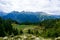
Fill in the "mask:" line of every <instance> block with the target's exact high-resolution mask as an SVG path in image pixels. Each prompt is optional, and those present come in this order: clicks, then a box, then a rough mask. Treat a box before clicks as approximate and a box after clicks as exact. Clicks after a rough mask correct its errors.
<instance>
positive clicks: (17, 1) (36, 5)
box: [0, 0, 60, 14]
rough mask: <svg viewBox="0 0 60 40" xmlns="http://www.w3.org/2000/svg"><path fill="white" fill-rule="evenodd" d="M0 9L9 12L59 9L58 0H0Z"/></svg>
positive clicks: (49, 11) (59, 0) (50, 11)
mask: <svg viewBox="0 0 60 40" xmlns="http://www.w3.org/2000/svg"><path fill="white" fill-rule="evenodd" d="M0 10H2V11H4V12H11V11H14V10H15V11H23V10H24V11H44V12H47V13H52V12H55V11H56V13H57V12H58V11H60V0H0ZM56 13H55V14H56ZM53 14H54V13H53ZM58 14H59V13H58Z"/></svg>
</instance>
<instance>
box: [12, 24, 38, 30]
mask: <svg viewBox="0 0 60 40" xmlns="http://www.w3.org/2000/svg"><path fill="white" fill-rule="evenodd" d="M12 26H13V28H17V29H19V30H20V29H31V28H35V27H38V26H37V25H18V24H12Z"/></svg>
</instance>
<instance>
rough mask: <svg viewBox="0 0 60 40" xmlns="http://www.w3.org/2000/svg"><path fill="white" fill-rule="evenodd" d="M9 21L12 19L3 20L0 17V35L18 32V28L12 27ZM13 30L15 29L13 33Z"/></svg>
mask: <svg viewBox="0 0 60 40" xmlns="http://www.w3.org/2000/svg"><path fill="white" fill-rule="evenodd" d="M11 23H12V21H11V20H9V19H8V20H4V19H2V18H0V37H3V36H7V35H12V33H13V34H14V35H17V34H18V30H17V29H13V27H12V25H11ZM14 31H15V33H14Z"/></svg>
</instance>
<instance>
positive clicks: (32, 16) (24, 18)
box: [0, 11, 60, 23]
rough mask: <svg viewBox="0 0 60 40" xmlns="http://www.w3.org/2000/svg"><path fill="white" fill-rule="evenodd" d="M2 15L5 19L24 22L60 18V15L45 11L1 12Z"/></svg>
mask: <svg viewBox="0 0 60 40" xmlns="http://www.w3.org/2000/svg"><path fill="white" fill-rule="evenodd" d="M0 16H1V17H2V18H4V19H12V20H15V21H17V22H19V23H22V22H32V23H35V22H40V21H43V20H47V19H57V18H60V15H50V14H47V13H45V12H25V11H22V12H17V11H12V12H10V13H4V12H0Z"/></svg>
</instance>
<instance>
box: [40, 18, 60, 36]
mask: <svg viewBox="0 0 60 40" xmlns="http://www.w3.org/2000/svg"><path fill="white" fill-rule="evenodd" d="M40 26H41V27H42V28H43V33H42V36H44V37H58V36H60V19H50V20H44V21H43V22H41V23H40Z"/></svg>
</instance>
